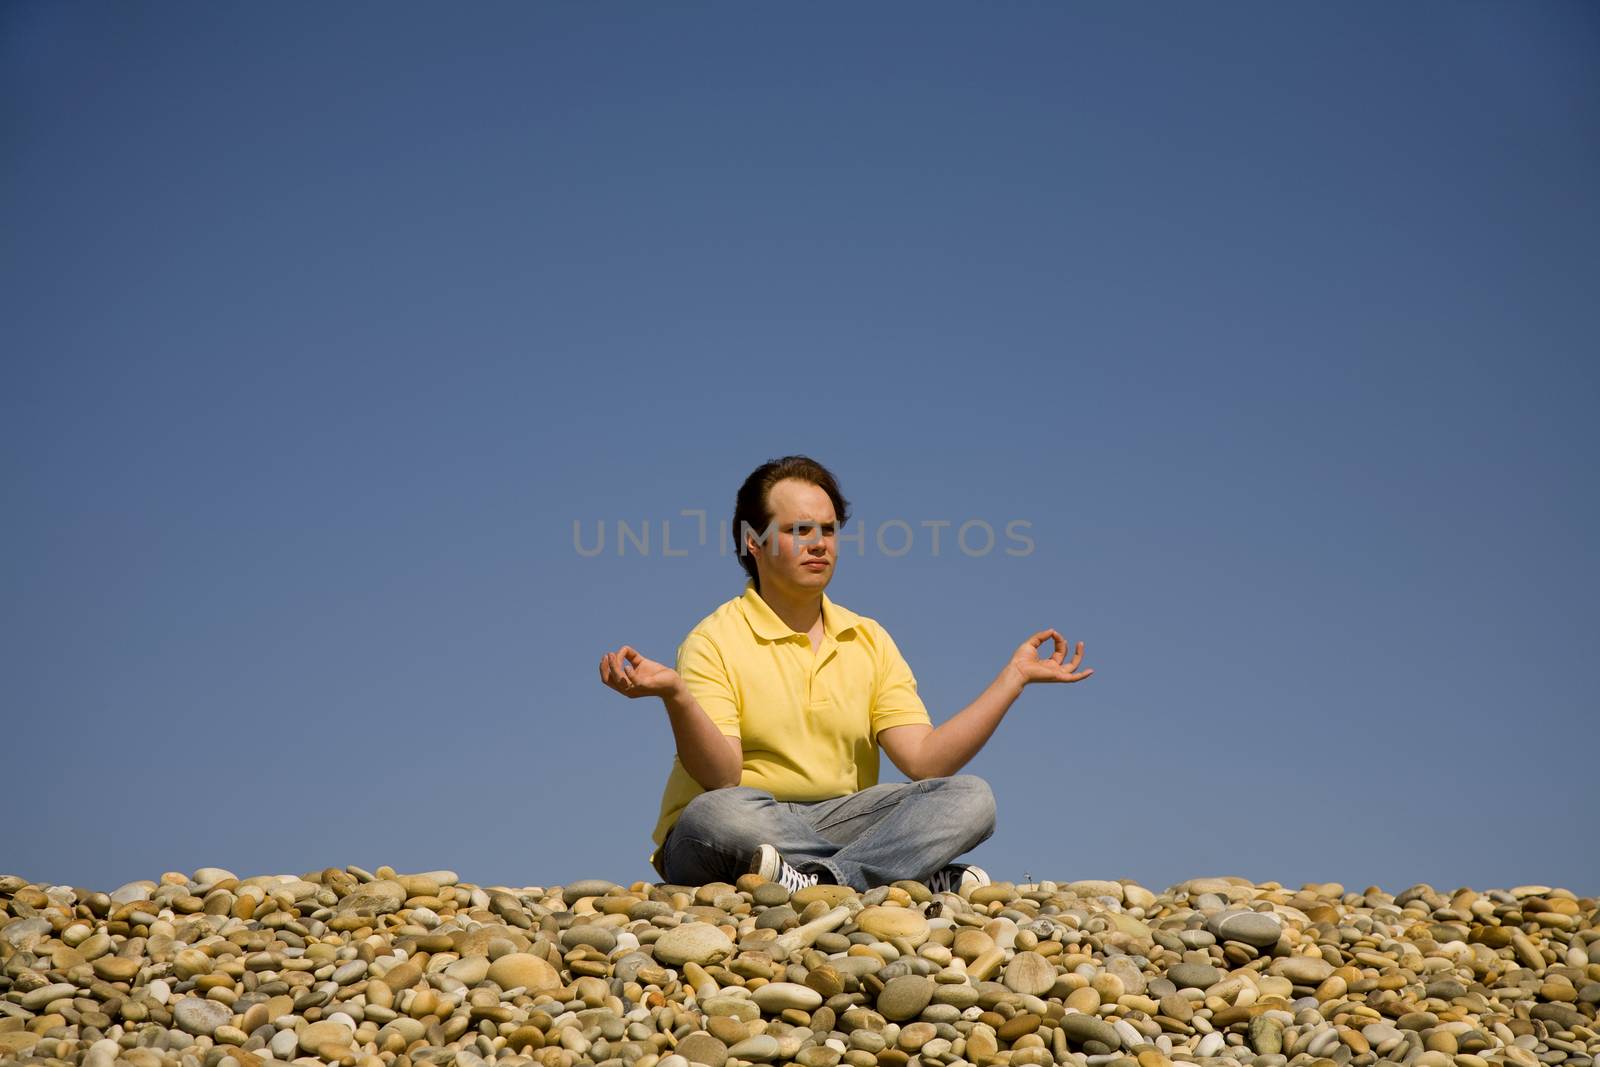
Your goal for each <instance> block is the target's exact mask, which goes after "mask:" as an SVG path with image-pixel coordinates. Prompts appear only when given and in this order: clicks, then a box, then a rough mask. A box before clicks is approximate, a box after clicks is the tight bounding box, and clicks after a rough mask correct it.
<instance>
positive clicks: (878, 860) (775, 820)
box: [661, 774, 995, 889]
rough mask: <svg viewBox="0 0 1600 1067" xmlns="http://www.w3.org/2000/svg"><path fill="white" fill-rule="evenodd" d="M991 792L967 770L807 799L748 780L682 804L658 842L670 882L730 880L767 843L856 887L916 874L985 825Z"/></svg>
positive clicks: (953, 853)
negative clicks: (777, 795) (777, 793)
mask: <svg viewBox="0 0 1600 1067" xmlns="http://www.w3.org/2000/svg"><path fill="white" fill-rule="evenodd" d="M994 816H995V806H994V793H993V792H992V791H991V790H990V789H989V783H987V782H985V781H984V780H983V779H982V778H979V777H977V776H976V775H971V774H957V775H952V776H950V777H948V778H924V779H922V780H921V781H918V782H900V783H888V784H884V785H875V786H872V787H870V788H867V789H863V790H861V791H860V792H857V793H851V794H849V795H848V796H843V797H835V798H833V799H831V800H818V801H813V802H810V803H800V802H785V801H780V800H774V799H773V797H772V794H771V793H766V792H763V791H761V790H759V789H752V788H749V787H747V786H735V787H732V788H728V789H713V790H711V791H709V792H705V793H701V794H700V795H699V796H697V797H695V798H694V799H693V800H691V801H690V802H689V805H688V806H687V807H686V808H684V809H683V813H682V814H681V815H679V816H678V821H677V822H676V823H674V824H673V827H672V832H671V833H670V834H668V835H667V840H666V843H665V845H664V846H663V847H662V857H661V865H662V868H663V871H664V873H665V877H666V879H667V880H668V881H669V882H675V883H678V884H680V885H701V884H704V883H706V882H732V881H733V880H734V879H736V878H738V877H739V875H741V874H743V873H744V872H745V871H746V870H747V869H748V866H749V863H750V857H751V856H752V854H754V852H755V851H756V849H757V848H759V847H760V846H761V845H763V844H770V845H773V846H774V847H776V848H777V850H778V851H779V852H781V853H782V854H783V857H784V859H786V860H788V861H789V863H790V864H791V865H793V866H795V867H797V868H799V869H800V870H802V871H807V872H815V873H819V874H823V875H824V877H825V878H826V879H827V880H831V881H833V882H835V883H837V884H839V885H848V886H852V887H854V888H856V889H870V888H872V887H873V886H878V885H887V884H889V883H890V882H894V881H897V880H899V879H902V878H909V879H913V880H916V881H920V882H925V881H927V880H928V879H929V878H930V877H932V876H933V874H934V873H935V872H937V871H939V870H940V869H942V868H943V867H945V866H946V865H947V864H949V863H950V861H952V860H954V859H955V858H956V857H957V856H960V855H962V854H963V853H965V852H969V851H971V850H972V849H973V848H976V847H977V846H978V845H979V844H980V843H981V842H983V841H984V840H986V839H987V838H988V837H989V835H990V834H992V833H994Z"/></svg>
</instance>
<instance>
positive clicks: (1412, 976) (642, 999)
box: [0, 866, 1600, 1067]
mask: <svg viewBox="0 0 1600 1067" xmlns="http://www.w3.org/2000/svg"><path fill="white" fill-rule="evenodd" d="M1597 1003H1600V928H1597V924H1596V901H1595V899H1594V898H1591V897H1580V896H1578V895H1576V894H1574V893H1572V892H1569V891H1567V890H1564V889H1561V888H1558V887H1551V886H1539V885H1525V886H1515V887H1511V888H1507V889H1488V890H1472V889H1465V888H1455V889H1437V888H1434V887H1432V886H1427V885H1415V886H1411V887H1409V888H1406V889H1404V890H1402V891H1400V892H1398V893H1396V894H1393V895H1391V894H1390V893H1388V892H1385V891H1382V890H1380V889H1378V888H1377V887H1369V888H1366V889H1363V890H1359V891H1357V890H1352V889H1349V888H1346V887H1344V886H1341V885H1337V884H1333V883H1328V884H1309V885H1301V886H1298V887H1289V886H1285V885H1280V884H1278V883H1275V882H1266V883H1253V882H1250V881H1247V880H1245V879H1242V878H1222V877H1208V878H1196V879H1192V880H1189V881H1186V882H1183V883H1181V884H1178V885H1174V886H1171V887H1168V888H1167V889H1165V890H1160V891H1158V890H1155V889H1149V888H1145V887H1143V886H1140V885H1136V884H1133V883H1131V882H1128V881H1099V880H1094V881H1066V882H1049V881H1045V882H1038V883H1030V884H1014V883H1010V882H997V883H996V884H994V885H990V886H984V887H981V888H977V889H973V890H968V891H965V892H964V893H963V894H961V895H957V894H953V893H941V894H937V895H934V894H930V893H929V891H928V889H927V888H926V887H925V886H923V885H921V884H920V883H916V882H899V883H896V884H895V885H893V886H885V887H880V888H877V889H873V890H871V891H869V892H865V893H857V892H855V891H853V890H850V889H848V888H843V887H838V886H815V887H812V888H809V889H804V890H801V891H799V892H797V893H794V894H791V893H790V892H789V891H787V890H786V889H784V888H783V887H782V886H780V885H777V884H774V883H771V882H764V881H762V880H760V879H759V878H757V877H756V876H753V875H752V876H746V877H744V878H741V879H740V880H739V881H738V883H737V884H726V883H714V884H711V885H704V886H663V885H655V884H651V883H635V884H633V885H628V886H621V885H614V884H612V883H610V882H605V881H580V882H576V883H572V884H569V885H555V886H522V887H511V886H481V885H476V884H473V883H471V882H467V881H463V880H462V879H461V878H459V877H458V876H457V875H456V874H455V873H454V872H451V871H428V872H416V873H398V872H396V871H394V870H392V869H390V868H388V867H380V868H378V869H377V870H375V871H368V870H364V869H362V868H360V867H354V866H351V867H345V868H340V869H335V868H329V869H327V870H323V871H317V872H309V873H305V874H299V875H264V876H250V877H239V876H236V875H235V874H234V873H232V872H230V871H226V870H222V869H220V868H203V869H200V870H197V871H194V872H192V873H181V872H169V873H166V874H163V875H161V877H160V878H159V879H156V880H141V881H136V882H130V883H128V884H127V885H124V886H121V887H118V888H116V889H114V890H111V891H109V892H101V891H94V890H89V889H84V888H74V887H68V886H62V885H54V884H51V883H47V882H46V883H40V882H29V881H27V880H26V879H24V878H21V877H18V876H13V875H7V876H0V1061H3V1062H7V1063H39V1064H82V1065H85V1067H113V1065H115V1064H127V1065H130V1067H162V1065H174V1067H259V1065H264V1064H270V1063H278V1062H298V1063H308V1064H309V1063H323V1064H340V1065H343V1067H355V1065H360V1067H407V1065H411V1064H441V1065H446V1064H457V1065H460V1067H478V1065H480V1064H489V1063H493V1064H507V1065H516V1064H538V1065H542V1067H577V1065H587V1064H598V1065H603V1067H689V1065H690V1064H704V1065H706V1067H741V1065H743V1064H767V1063H798V1064H802V1065H804V1067H837V1065H840V1064H848V1065H853V1067H877V1065H881V1067H905V1065H919V1064H927V1065H936V1064H937V1065H951V1067H959V1065H961V1064H975V1065H979V1067H987V1065H1004V1064H1016V1065H1024V1064H1026V1065H1047V1064H1062V1065H1073V1067H1104V1065H1111V1067H1170V1065H1172V1064H1176V1063H1198V1064H1216V1065H1221V1067H1235V1065H1240V1064H1251V1065H1256V1067H1285V1065H1295V1067H1302V1065H1303V1067H1343V1065H1352V1064H1353V1065H1357V1067H1366V1065H1368V1064H1378V1063H1396V1064H1410V1065H1414V1067H1504V1065H1513V1067H1538V1065H1541V1064H1548V1065H1556V1064H1567V1065H1570V1067H1590V1065H1591V1064H1592V1063H1593V1062H1594V1059H1595V1056H1596V1055H1597V1054H1600V1025H1597V1023H1596V1018H1595V1016H1596V1005H1597Z"/></svg>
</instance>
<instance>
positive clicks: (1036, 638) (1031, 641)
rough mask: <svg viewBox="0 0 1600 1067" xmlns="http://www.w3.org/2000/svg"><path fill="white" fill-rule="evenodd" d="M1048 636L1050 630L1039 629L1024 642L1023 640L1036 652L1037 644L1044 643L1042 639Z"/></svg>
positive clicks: (1037, 649)
mask: <svg viewBox="0 0 1600 1067" xmlns="http://www.w3.org/2000/svg"><path fill="white" fill-rule="evenodd" d="M1049 636H1050V631H1049V630H1040V631H1039V632H1038V633H1036V634H1034V635H1033V636H1032V637H1030V638H1028V640H1027V641H1026V642H1024V643H1025V644H1027V645H1028V646H1029V647H1031V648H1032V649H1033V650H1034V651H1035V652H1037V651H1039V646H1040V645H1042V644H1044V639H1045V638H1047V637H1049Z"/></svg>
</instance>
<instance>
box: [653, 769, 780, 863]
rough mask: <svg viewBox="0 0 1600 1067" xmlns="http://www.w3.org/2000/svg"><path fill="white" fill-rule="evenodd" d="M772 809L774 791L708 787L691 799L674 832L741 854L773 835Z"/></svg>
mask: <svg viewBox="0 0 1600 1067" xmlns="http://www.w3.org/2000/svg"><path fill="white" fill-rule="evenodd" d="M773 808H774V801H773V799H772V794H771V793H767V792H764V791H762V790H760V789H754V788H751V787H750V786H744V785H736V786H729V787H728V788H726V789H709V790H707V791H706V792H704V793H701V794H700V795H699V796H697V797H695V798H694V799H693V800H691V801H689V803H688V805H687V806H685V807H684V809H683V812H682V813H681V814H680V815H679V816H678V819H677V821H676V822H675V823H674V824H673V826H672V832H673V833H674V834H680V835H682V836H683V837H688V838H693V839H695V840H697V841H701V842H704V843H706V844H715V845H720V846H722V847H723V848H726V849H728V850H729V851H730V852H735V853H738V854H741V855H742V854H744V853H747V852H754V851H755V850H756V848H757V847H758V846H759V845H761V844H762V843H763V842H764V841H766V840H767V839H768V838H769V837H770V835H771V830H770V819H769V817H768V815H767V813H768V812H771V811H772V810H773Z"/></svg>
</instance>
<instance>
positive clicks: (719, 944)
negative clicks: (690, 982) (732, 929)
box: [655, 923, 733, 967]
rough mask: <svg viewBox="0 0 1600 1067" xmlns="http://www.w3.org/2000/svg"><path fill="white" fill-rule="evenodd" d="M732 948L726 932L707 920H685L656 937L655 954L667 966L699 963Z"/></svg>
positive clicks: (719, 956)
mask: <svg viewBox="0 0 1600 1067" xmlns="http://www.w3.org/2000/svg"><path fill="white" fill-rule="evenodd" d="M732 952H733V942H732V941H731V940H730V939H729V938H728V935H727V934H725V933H723V932H722V931H721V930H719V929H717V928H716V927H715V926H712V925H711V924H710V923H684V924H683V925H682V926H674V927H673V928H672V929H670V930H668V931H667V932H666V933H664V934H662V935H661V936H660V937H659V938H657V940H656V945H655V957H656V959H657V960H658V961H660V962H661V963H665V964H666V965H667V966H669V967H681V966H683V965H684V964H686V963H698V964H701V965H702V966H703V965H705V964H707V963H713V962H715V961H717V960H720V959H722V958H723V957H724V956H727V955H729V954H730V953H732Z"/></svg>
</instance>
